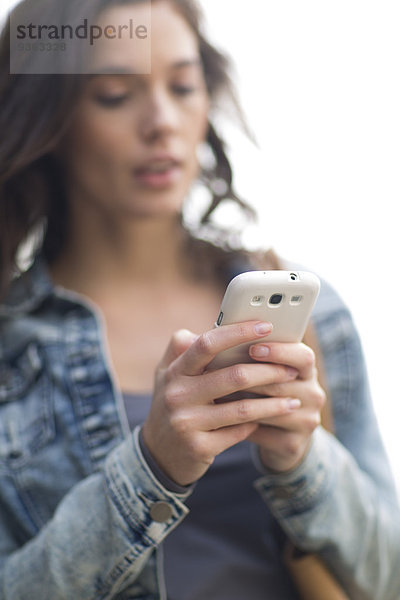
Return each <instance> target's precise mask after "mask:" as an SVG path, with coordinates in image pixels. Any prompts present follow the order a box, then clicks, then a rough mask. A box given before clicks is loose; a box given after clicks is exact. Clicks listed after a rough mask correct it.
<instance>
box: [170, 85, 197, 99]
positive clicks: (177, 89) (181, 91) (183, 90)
mask: <svg viewBox="0 0 400 600" xmlns="http://www.w3.org/2000/svg"><path fill="white" fill-rule="evenodd" d="M172 91H173V92H174V94H176V95H177V96H189V94H193V93H194V92H195V91H196V87H195V86H194V85H173V86H172Z"/></svg>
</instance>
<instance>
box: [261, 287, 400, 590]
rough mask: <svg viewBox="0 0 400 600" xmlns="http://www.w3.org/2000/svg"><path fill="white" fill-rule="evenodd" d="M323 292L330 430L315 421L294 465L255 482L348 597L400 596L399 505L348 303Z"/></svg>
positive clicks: (320, 326) (321, 326)
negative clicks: (305, 447) (303, 452)
mask: <svg viewBox="0 0 400 600" xmlns="http://www.w3.org/2000/svg"><path fill="white" fill-rule="evenodd" d="M324 293H325V298H324V297H323V305H322V308H320V309H319V311H317V313H316V315H315V326H316V330H317V334H318V338H319V343H320V347H321V351H322V354H323V357H324V366H325V371H326V377H327V382H328V388H329V392H330V396H331V400H332V408H333V413H334V420H335V436H333V435H331V434H330V433H328V432H327V431H325V430H324V429H323V428H322V427H320V428H318V429H317V430H316V431H315V432H314V436H313V441H312V445H311V448H310V451H309V453H308V455H307V457H306V458H305V460H304V461H303V463H302V464H301V465H300V466H299V467H298V468H297V469H295V470H293V471H291V472H288V473H284V474H271V473H268V472H267V471H266V470H265V469H264V475H263V476H262V477H261V478H260V479H259V480H258V481H257V482H256V484H255V485H256V488H257V489H258V491H259V493H260V494H261V496H262V497H263V498H264V500H265V502H266V503H267V504H268V506H269V508H270V509H271V511H272V512H273V514H274V515H275V517H276V519H277V520H278V522H279V523H280V525H281V526H282V528H283V529H284V531H285V532H286V533H287V535H288V537H289V538H290V539H291V540H292V541H293V542H294V543H295V544H296V545H297V546H298V547H300V548H301V549H303V550H306V551H310V552H318V553H319V554H320V556H321V557H322V558H323V559H324V561H325V562H326V564H327V565H328V566H329V568H330V570H331V572H332V573H333V574H334V575H335V576H336V577H337V579H338V580H339V581H340V582H341V583H342V585H343V587H344V588H345V589H346V591H347V593H348V594H349V597H350V598H352V600H398V598H399V595H400V571H399V565H400V511H399V506H398V502H397V498H396V492H395V488H394V484H393V481H392V478H391V473H390V469H389V466H388V463H387V459H386V456H385V452H384V449H383V446H382V441H381V438H380V435H379V431H378V426H377V422H376V419H375V416H374V413H373V409H372V404H371V400H370V395H369V386H368V381H367V377H366V372H365V364H364V359H363V355H362V350H361V345H360V341H359V338H358V335H357V332H356V330H355V328H354V325H353V322H352V318H351V315H350V313H349V312H348V310H347V309H346V308H345V307H344V306H343V304H342V303H341V302H340V301H339V299H338V298H337V296H333V295H332V293H330V292H329V291H328V292H327V291H326V290H325V292H324ZM327 294H330V295H329V296H328V297H327ZM328 299H329V302H327V300H328ZM327 307H328V308H329V309H328V308H327ZM259 467H260V465H259ZM260 468H261V467H260Z"/></svg>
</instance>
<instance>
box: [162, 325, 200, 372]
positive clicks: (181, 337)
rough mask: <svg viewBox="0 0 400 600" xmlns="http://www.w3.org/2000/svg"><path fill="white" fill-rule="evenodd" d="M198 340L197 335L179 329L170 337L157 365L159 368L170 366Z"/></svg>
mask: <svg viewBox="0 0 400 600" xmlns="http://www.w3.org/2000/svg"><path fill="white" fill-rule="evenodd" d="M197 338H198V335H196V334H195V333H193V332H192V331H189V330H188V329H179V330H178V331H175V333H174V334H173V335H172V337H171V339H170V342H169V344H168V346H167V349H166V351H165V353H164V355H163V357H162V359H161V361H160V363H159V366H160V367H161V368H166V367H168V365H170V364H171V363H172V362H173V361H174V360H175V359H176V358H177V357H178V356H180V355H181V354H182V353H183V352H185V350H187V349H188V348H189V346H191V345H192V344H193V342H194V341H195V340H196V339H197Z"/></svg>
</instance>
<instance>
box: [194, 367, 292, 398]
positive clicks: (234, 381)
mask: <svg viewBox="0 0 400 600" xmlns="http://www.w3.org/2000/svg"><path fill="white" fill-rule="evenodd" d="M296 376H297V371H293V370H291V369H290V367H286V366H284V365H271V364H259V363H246V364H238V365H232V366H231V367H224V368H223V369H218V370H217V371H210V372H206V373H202V374H201V375H198V376H189V378H190V390H191V391H190V394H191V396H192V397H193V398H195V399H196V403H201V404H209V403H211V402H213V401H214V400H215V399H217V398H224V397H226V396H229V395H231V394H233V393H235V392H238V391H240V390H248V389H249V388H253V387H257V386H262V385H263V384H264V385H265V384H269V383H273V382H288V381H290V380H292V379H293V378H295V377H296ZM266 387H267V386H266ZM245 393H246V395H248V393H247V392H245ZM263 395H264V396H265V394H263Z"/></svg>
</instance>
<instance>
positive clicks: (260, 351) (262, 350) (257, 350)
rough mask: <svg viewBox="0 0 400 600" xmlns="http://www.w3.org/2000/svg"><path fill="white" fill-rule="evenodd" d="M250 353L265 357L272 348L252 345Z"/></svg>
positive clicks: (257, 356)
mask: <svg viewBox="0 0 400 600" xmlns="http://www.w3.org/2000/svg"><path fill="white" fill-rule="evenodd" d="M249 351H250V354H251V355H252V356H255V357H256V358H265V357H266V356H268V354H269V353H270V349H269V348H268V346H261V345H257V346H250V348H249Z"/></svg>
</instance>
